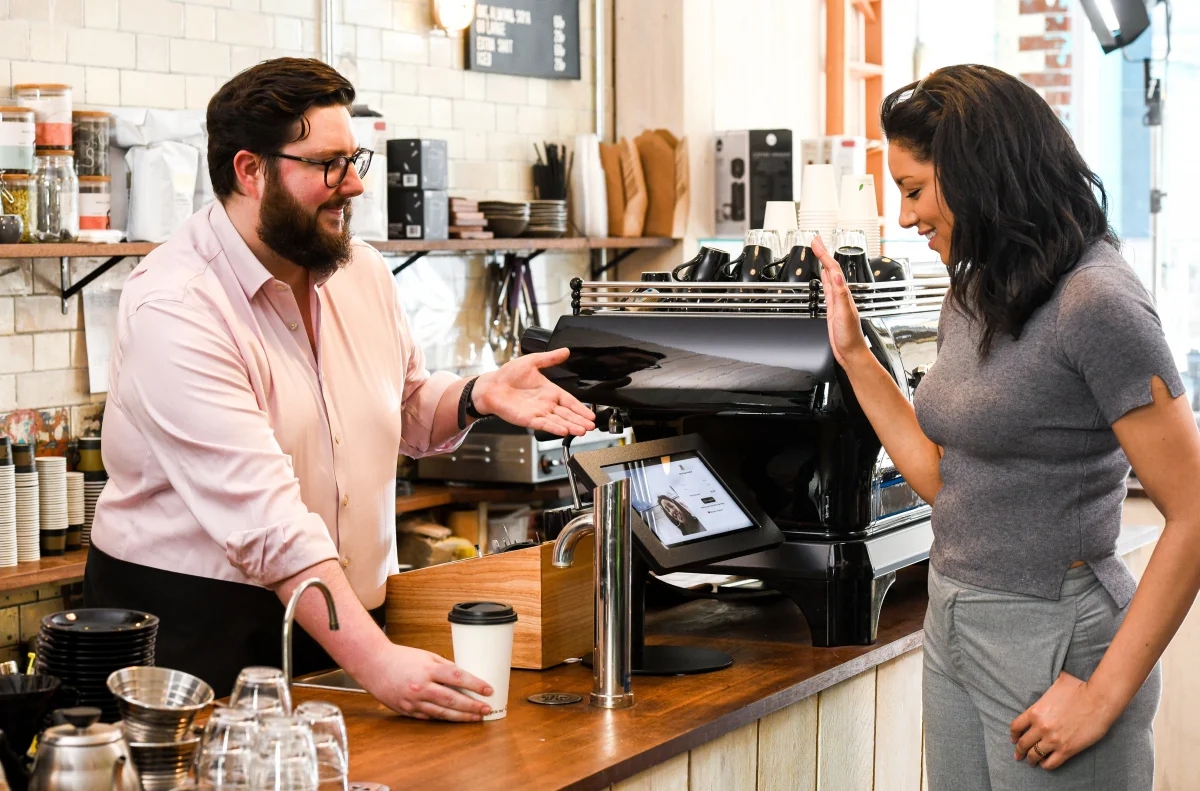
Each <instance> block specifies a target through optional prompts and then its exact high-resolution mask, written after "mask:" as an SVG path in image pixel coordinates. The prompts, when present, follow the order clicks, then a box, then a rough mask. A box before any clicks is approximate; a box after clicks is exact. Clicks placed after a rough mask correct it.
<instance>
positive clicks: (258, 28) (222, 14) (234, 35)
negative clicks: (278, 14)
mask: <svg viewBox="0 0 1200 791" xmlns="http://www.w3.org/2000/svg"><path fill="white" fill-rule="evenodd" d="M217 40H218V41H220V42H222V43H225V44H243V45H245V46H248V47H273V46H275V24H274V20H273V19H272V18H271V17H269V16H267V15H266V14H256V13H251V12H248V11H217Z"/></svg>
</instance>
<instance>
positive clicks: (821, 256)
mask: <svg viewBox="0 0 1200 791" xmlns="http://www.w3.org/2000/svg"><path fill="white" fill-rule="evenodd" d="M812 249H813V252H814V253H816V254H817V259H818V260H819V261H820V262H821V286H822V288H823V289H824V290H825V315H826V321H827V323H828V324H829V345H830V346H832V347H833V356H834V358H835V359H836V360H837V361H838V363H840V364H841V366H842V367H843V368H845V367H847V361H851V362H852V361H853V360H854V358H856V357H859V356H861V355H863V354H867V355H869V354H870V353H871V351H870V349H868V348H867V341H866V338H865V337H864V336H863V332H862V323H861V322H860V321H859V318H858V308H856V307H855V306H854V299H853V298H852V297H851V296H850V289H849V287H847V286H846V278H845V277H844V276H843V275H842V267H841V265H840V264H838V262H837V261H835V260H834V258H833V256H832V255H830V253H829V250H828V249H827V248H826V247H825V243H824V241H823V240H822V239H821V237H819V236H818V237H815V238H814V239H813V241H812Z"/></svg>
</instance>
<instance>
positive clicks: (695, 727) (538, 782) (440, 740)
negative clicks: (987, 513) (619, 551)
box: [296, 566, 925, 791]
mask: <svg viewBox="0 0 1200 791" xmlns="http://www.w3.org/2000/svg"><path fill="white" fill-rule="evenodd" d="M924 586H925V574H924V567H923V566H919V567H917V568H916V569H910V570H908V571H906V572H905V573H904V574H903V576H902V579H901V580H900V581H898V582H897V584H896V585H895V587H893V589H892V592H891V593H890V594H889V595H888V598H887V600H886V602H885V605H884V609H883V614H882V617H881V621H880V623H881V625H880V629H879V640H878V642H877V643H876V644H875V645H873V646H855V647H843V648H813V647H812V646H811V645H809V636H808V629H807V626H806V625H805V622H804V619H803V618H802V617H801V615H800V612H799V610H798V609H797V608H796V606H795V605H794V604H792V603H791V602H790V601H787V600H783V599H778V600H773V601H770V602H758V603H729V602H714V601H693V602H688V603H686V604H683V605H680V606H678V607H675V608H672V609H670V610H667V611H663V612H658V613H653V614H652V615H651V617H650V619H649V620H648V625H647V628H648V632H649V633H650V637H649V638H648V642H650V643H664V642H670V643H676V644H692V645H704V646H711V647H714V648H720V649H722V650H725V651H728V652H729V653H730V654H732V655H733V657H734V665H733V667H731V668H729V669H728V670H723V671H720V672H717V673H710V674H704V675H696V676H681V677H672V678H646V677H636V676H635V677H634V683H633V690H634V695H635V698H636V705H635V706H634V707H633V708H631V709H625V710H621V711H601V710H598V709H594V708H592V707H590V706H588V705H587V696H588V692H589V691H590V689H591V671H590V670H589V669H588V668H585V667H583V666H582V665H578V664H568V665H562V666H559V667H557V668H553V669H551V670H547V671H542V672H535V671H519V670H514V671H513V675H512V682H511V683H512V687H511V690H510V693H509V713H508V717H507V718H506V719H503V720H498V721H495V722H488V723H477V724H468V725H461V724H460V725H454V724H447V723H431V722H419V721H415V720H409V719H404V718H401V717H397V716H396V715H394V714H391V713H390V712H388V711H387V710H386V709H385V708H384V707H382V706H381V705H379V704H378V703H376V702H375V701H374V700H372V699H371V698H370V697H368V696H367V695H363V694H354V693H335V692H326V691H324V690H311V689H303V690H302V689H299V688H298V689H297V690H296V698H297V700H303V699H317V698H319V699H325V700H330V701H333V702H334V703H336V704H337V705H339V706H341V707H342V710H343V711H344V712H345V713H346V715H347V724H348V729H349V736H350V754H351V779H352V780H355V781H371V782H378V783H384V784H386V785H388V786H390V787H391V788H392V789H393V791H400V789H409V788H420V789H423V790H424V789H428V790H430V791H432V789H481V790H482V789H518V788H519V789H529V790H532V789H607V788H608V787H609V786H611V785H612V784H613V783H618V782H619V781H622V780H624V779H626V778H630V777H633V776H635V775H637V774H639V773H641V772H643V771H645V770H648V769H651V768H652V767H657V766H659V765H662V764H664V763H666V762H669V761H671V759H673V758H675V757H676V756H681V757H682V758H683V759H684V760H683V763H684V765H685V771H686V763H687V761H686V759H687V755H686V754H687V753H688V751H689V750H695V749H697V748H702V746H703V745H707V744H710V743H713V740H717V739H718V737H723V736H725V735H727V734H734V733H735V732H738V733H741V732H744V731H746V730H747V729H748V727H752V726H754V724H755V723H756V722H757V721H759V720H761V719H762V718H764V717H767V716H768V715H772V714H773V713H775V712H781V711H782V710H784V709H785V708H787V707H789V706H791V704H795V703H799V702H801V701H805V700H809V701H810V702H812V704H813V706H812V714H813V719H814V725H815V718H816V706H815V702H816V698H815V697H813V696H814V695H816V694H817V693H819V692H822V691H825V690H829V689H830V688H831V687H834V686H835V685H837V684H839V682H843V681H846V680H848V679H852V678H855V677H860V676H862V675H863V674H864V673H866V672H870V681H871V689H870V701H871V706H872V709H871V712H870V716H869V721H867V722H864V723H861V724H864V725H865V726H866V727H867V728H869V729H870V730H871V732H872V735H873V734H874V730H875V727H876V725H875V717H874V700H875V677H874V668H875V667H876V666H879V665H882V664H884V663H887V662H889V661H890V660H894V659H896V658H897V657H900V656H901V655H904V654H909V655H910V656H915V657H917V661H916V663H915V665H913V663H911V662H910V663H907V665H909V666H912V667H914V668H915V669H916V670H917V671H918V672H919V666H920V661H919V654H916V653H910V652H913V649H916V648H917V647H919V646H920V645H921V638H922V631H921V622H922V618H923V616H924V613H925V588H924ZM881 683H882V681H881ZM536 692H574V693H576V694H579V695H582V696H583V702H582V703H577V704H574V705H570V706H538V705H534V704H531V703H529V702H527V701H526V698H527V697H528V696H529V695H531V694H533V693H536ZM880 694H881V695H884V693H883V692H880ZM915 706H916V717H917V723H918V725H917V733H916V735H915V738H916V742H915V743H914V744H915V748H914V751H912V754H911V756H910V760H909V761H908V763H909V764H910V765H913V766H914V767H915V771H916V772H917V775H918V777H917V782H918V783H919V773H920V752H919V751H920V727H919V722H920V710H919V709H920V700H919V697H918V699H917V700H916V702H915ZM791 708H792V709H797V708H798V707H795V706H791ZM822 716H824V714H822ZM843 720H844V722H843V726H844V725H846V724H849V725H851V726H852V727H857V724H858V720H857V719H856V718H854V717H851V716H847V717H843ZM822 722H824V719H823V720H822ZM830 727H831V728H832V729H834V730H831V732H836V727H837V723H831V726H830ZM739 729H740V730H739ZM898 730H899V729H898ZM905 730H911V729H905ZM911 737H912V735H911V733H909V734H907V735H906V737H905V738H911ZM718 743H719V742H718ZM797 747H798V746H797ZM867 748H868V756H867V758H868V760H872V759H873V755H871V753H870V750H871V745H870V744H868V746H867ZM830 749H831V750H835V751H837V752H836V753H833V754H832V755H837V756H839V757H838V758H836V759H835V761H831V764H830V765H831V766H833V764H834V763H835V762H836V763H846V762H845V760H844V759H845V757H846V756H845V754H846V753H847V752H848V750H847V745H846V744H845V743H834V742H830ZM793 752H795V753H797V754H798V753H799V752H800V750H799V749H796V750H794V751H793ZM764 760H765V758H764ZM695 761H696V759H693V763H695ZM677 763H678V762H676V764H677ZM721 763H722V762H721V761H719V760H718V761H716V769H715V771H724V769H722V768H721V766H720V764H721ZM667 765H668V766H671V764H667ZM726 768H727V767H726ZM833 768H834V770H835V771H836V766H834V767H833ZM760 769H761V767H760ZM752 771H755V770H752ZM787 771H790V770H787ZM827 771H828V770H827ZM868 771H872V770H871V769H868ZM722 777H723V775H722ZM645 787H647V788H648V787H649V786H645ZM663 787H664V788H665V787H666V786H663ZM707 787H711V788H719V789H727V788H733V787H734V786H732V785H728V784H727V783H726V781H724V780H716V781H712V782H710V783H708V784H707ZM751 787H754V786H751ZM823 787H825V788H835V787H837V783H836V781H834V782H832V783H831V784H829V785H826V786H823ZM847 787H848V786H847Z"/></svg>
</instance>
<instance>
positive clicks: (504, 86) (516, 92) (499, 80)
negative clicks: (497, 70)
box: [486, 74, 529, 104]
mask: <svg viewBox="0 0 1200 791" xmlns="http://www.w3.org/2000/svg"><path fill="white" fill-rule="evenodd" d="M486 85H487V92H486V98H487V100H488V101H489V102H497V103H503V104H527V103H528V102H529V78H528V77H514V76H512V75H509V74H488V75H487V80H486Z"/></svg>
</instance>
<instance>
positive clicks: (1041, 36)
mask: <svg viewBox="0 0 1200 791" xmlns="http://www.w3.org/2000/svg"><path fill="white" fill-rule="evenodd" d="M1011 2H1018V3H1020V19H1019V22H1018V24H1019V28H1020V37H1019V40H1018V48H1019V52H1018V54H1017V56H1016V57H1017V58H1018V61H1017V64H1018V66H1019V68H1018V73H1019V75H1020V77H1021V79H1023V80H1024V81H1025V82H1027V83H1029V85H1031V86H1033V87H1034V88H1036V89H1037V91H1038V92H1039V93H1040V94H1042V96H1044V97H1046V102H1047V103H1048V104H1049V105H1050V106H1051V107H1053V108H1054V111H1055V112H1056V113H1057V114H1058V117H1059V118H1061V119H1062V120H1063V122H1064V123H1066V124H1067V125H1068V126H1070V125H1071V121H1072V118H1071V103H1072V93H1071V83H1072V79H1071V49H1072V44H1073V41H1072V14H1071V6H1070V3H1069V2H1068V0H1011Z"/></svg>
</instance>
